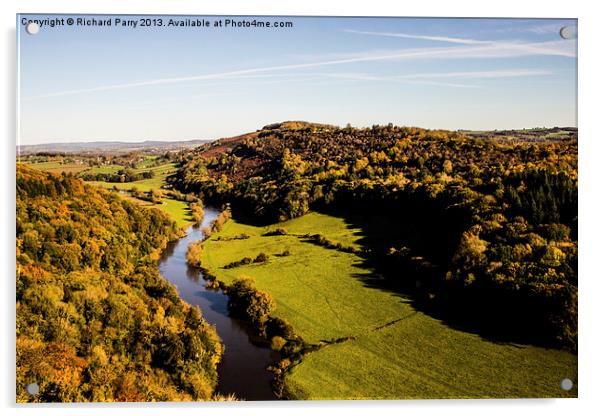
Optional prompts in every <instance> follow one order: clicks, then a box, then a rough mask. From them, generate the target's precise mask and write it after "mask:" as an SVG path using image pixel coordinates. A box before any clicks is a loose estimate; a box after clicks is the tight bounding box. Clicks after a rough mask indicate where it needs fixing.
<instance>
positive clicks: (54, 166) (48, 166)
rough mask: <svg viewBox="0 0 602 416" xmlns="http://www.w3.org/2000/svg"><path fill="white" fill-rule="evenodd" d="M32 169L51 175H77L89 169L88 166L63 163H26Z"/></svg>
mask: <svg viewBox="0 0 602 416" xmlns="http://www.w3.org/2000/svg"><path fill="white" fill-rule="evenodd" d="M25 164H26V165H28V166H29V167H31V168H34V169H38V170H43V171H44V172H50V173H62V172H65V173H73V174H77V173H79V172H82V171H84V170H86V169H88V165H85V164H79V163H63V162H60V161H52V162H37V163H25Z"/></svg>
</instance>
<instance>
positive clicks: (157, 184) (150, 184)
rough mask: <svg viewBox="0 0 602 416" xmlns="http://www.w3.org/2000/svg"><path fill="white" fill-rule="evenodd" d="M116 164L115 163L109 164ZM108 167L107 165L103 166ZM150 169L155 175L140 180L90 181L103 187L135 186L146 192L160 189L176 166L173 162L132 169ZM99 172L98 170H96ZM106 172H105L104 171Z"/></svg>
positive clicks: (139, 170) (126, 188)
mask: <svg viewBox="0 0 602 416" xmlns="http://www.w3.org/2000/svg"><path fill="white" fill-rule="evenodd" d="M109 166H116V165H109ZM105 168H108V166H105ZM149 170H152V171H153V172H155V176H154V177H153V178H151V179H143V180H141V181H135V182H99V181H90V182H88V183H91V184H93V185H97V186H102V187H103V188H115V187H116V188H117V189H121V190H127V191H129V190H131V189H132V188H137V189H138V190H139V191H143V192H148V191H150V190H152V189H161V187H162V186H163V185H165V178H166V177H167V176H168V175H170V174H171V173H173V172H175V171H176V170H177V166H176V164H174V163H167V164H165V165H160V166H155V167H152V168H147V167H143V168H138V169H134V172H145V171H149ZM97 173H99V172H97ZM105 173H106V172H105Z"/></svg>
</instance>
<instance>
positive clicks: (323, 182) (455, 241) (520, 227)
mask: <svg viewBox="0 0 602 416" xmlns="http://www.w3.org/2000/svg"><path fill="white" fill-rule="evenodd" d="M537 135H538V136H540V138H539V139H538V140H531V139H530V137H524V136H521V135H518V134H517V135H516V136H515V137H514V139H513V140H508V132H505V134H504V135H503V137H501V138H499V139H498V137H497V136H496V135H489V134H481V135H478V134H476V133H475V132H471V134H466V133H463V132H451V131H442V130H425V129H419V128H413V127H398V126H393V125H387V126H373V127H371V128H362V129H359V128H352V127H350V126H348V127H345V128H339V127H334V126H326V125H317V124H312V123H302V122H293V123H286V122H285V123H278V124H274V125H270V126H266V127H264V128H263V129H261V130H258V131H256V132H253V133H249V134H247V135H242V136H238V137H235V138H230V139H222V140H219V141H217V142H215V143H211V144H208V145H204V146H201V147H199V148H197V149H194V150H192V151H189V152H183V153H181V154H180V156H179V160H178V162H179V163H180V164H181V166H182V167H181V168H180V170H179V172H178V174H177V175H175V176H174V177H173V178H171V182H172V184H173V185H174V186H175V187H177V188H179V189H180V190H182V191H184V192H198V193H200V194H202V196H203V198H204V199H206V200H207V201H213V202H214V203H225V202H228V203H231V204H232V207H233V213H234V216H235V218H238V219H239V220H242V221H246V222H251V223H257V222H258V221H259V222H263V223H264V224H265V223H271V222H274V221H284V220H288V219H291V218H296V217H300V216H303V215H305V214H306V213H308V212H310V211H320V212H325V213H330V214H334V215H337V216H340V217H343V218H345V219H346V221H348V222H349V223H351V224H353V225H354V226H356V227H359V228H360V229H361V230H362V232H363V234H364V238H363V239H362V241H361V245H362V251H363V253H364V254H363V255H362V257H363V258H364V261H365V262H366V263H367V264H369V265H370V267H372V268H373V269H374V271H375V273H376V275H382V276H384V277H385V279H384V280H383V281H380V280H379V279H373V281H370V282H369V284H373V285H378V286H380V287H383V288H386V289H387V290H393V291H396V292H399V293H404V294H410V295H411V297H412V299H413V302H414V303H415V306H416V307H417V308H418V309H419V310H421V311H424V312H425V313H428V314H429V315H431V316H434V317H437V318H439V319H444V320H445V321H446V322H448V323H449V324H450V325H453V326H457V327H461V328H464V329H465V330H469V331H473V332H476V333H479V334H481V335H483V336H487V337H490V338H493V339H502V340H510V341H517V340H520V341H525V342H529V343H535V344H541V345H548V346H549V345H554V346H564V347H566V348H569V349H572V350H574V349H576V346H577V320H576V319H577V306H576V305H577V139H576V136H577V135H576V131H571V132H570V134H569V135H568V136H567V137H566V138H563V139H562V140H556V139H553V140H543V139H541V136H542V132H541V131H540V130H538V131H537ZM527 136H529V135H527ZM315 232H316V233H318V232H319V230H315ZM508 305H512V308H508Z"/></svg>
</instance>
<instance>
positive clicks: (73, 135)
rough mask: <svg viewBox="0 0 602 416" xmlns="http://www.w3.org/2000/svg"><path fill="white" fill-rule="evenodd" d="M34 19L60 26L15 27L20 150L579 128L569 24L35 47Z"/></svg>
mask: <svg viewBox="0 0 602 416" xmlns="http://www.w3.org/2000/svg"><path fill="white" fill-rule="evenodd" d="M23 17H26V18H28V19H44V18H47V17H58V18H60V17H63V16H43V15H21V16H18V18H17V23H18V27H17V32H18V42H19V45H18V52H19V91H20V100H19V114H20V124H19V135H20V144H35V143H48V142H73V141H97V140H122V141H141V140H184V139H193V138H219V137H226V136H232V135H236V134H240V133H244V132H248V131H254V130H256V129H259V128H261V127H262V126H263V125H265V124H269V123H273V122H278V121H284V120H307V121H314V122H322V123H329V124H338V125H345V124H347V123H351V124H352V125H354V126H371V125H373V124H386V123H389V122H390V123H394V124H399V125H411V126H418V127H425V128H445V129H496V128H497V129H504V128H528V127H536V126H547V127H553V126H576V123H577V119H576V105H577V102H576V99H577V90H576V88H577V85H576V77H577V74H576V70H577V41H576V39H570V40H566V39H562V38H561V37H560V36H559V30H560V28H561V27H563V26H569V27H574V28H576V25H577V23H576V21H575V20H570V19H566V20H560V19H505V20H504V19H441V18H439V19H418V18H331V17H322V18H306V17H280V18H265V17H261V18H257V19H258V20H262V21H271V22H274V21H291V22H293V25H294V27H293V28H278V29H274V28H263V29H259V28H224V27H222V28H215V27H210V28H190V27H189V28H167V27H162V28H141V27H137V28H135V29H132V28H127V27H125V28H121V27H115V26H112V27H110V28H102V27H77V26H62V27H59V26H57V27H54V28H47V27H42V28H41V30H40V32H39V33H38V34H37V35H28V34H27V33H26V32H25V28H24V26H23V25H21V19H22V18H23ZM66 17H67V16H65V18H66ZM73 17H76V16H73ZM89 17H92V16H89ZM95 17H96V18H97V19H99V18H103V16H95ZM114 17H115V16H114ZM125 18H127V17H125ZM130 18H133V19H137V18H138V17H134V16H130ZM161 18H162V19H163V22H164V23H167V21H168V20H169V19H170V18H175V19H178V17H176V16H161ZM225 18H226V17H216V16H210V17H205V19H207V20H209V21H211V22H214V21H215V20H219V19H225ZM233 19H236V20H249V21H250V20H253V19H254V18H252V17H239V18H233Z"/></svg>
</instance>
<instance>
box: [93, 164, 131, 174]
mask: <svg viewBox="0 0 602 416" xmlns="http://www.w3.org/2000/svg"><path fill="white" fill-rule="evenodd" d="M121 169H123V166H121V165H102V166H94V167H91V168H90V169H88V170H87V171H86V173H91V174H97V173H117V172H119V171H120V170H121Z"/></svg>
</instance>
